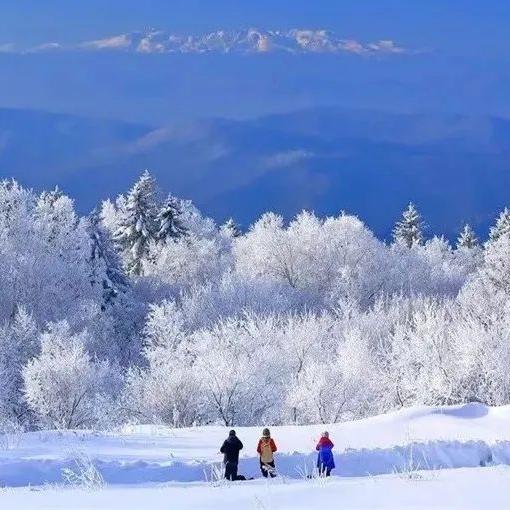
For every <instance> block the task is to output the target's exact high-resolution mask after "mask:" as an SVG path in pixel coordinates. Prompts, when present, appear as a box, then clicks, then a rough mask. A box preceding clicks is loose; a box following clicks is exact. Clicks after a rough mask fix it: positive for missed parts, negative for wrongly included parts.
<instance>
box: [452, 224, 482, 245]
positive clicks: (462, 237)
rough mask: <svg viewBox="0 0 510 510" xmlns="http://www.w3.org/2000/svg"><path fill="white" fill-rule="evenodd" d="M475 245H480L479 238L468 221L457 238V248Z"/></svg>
mask: <svg viewBox="0 0 510 510" xmlns="http://www.w3.org/2000/svg"><path fill="white" fill-rule="evenodd" d="M475 246H478V239H477V237H476V234H475V232H474V231H473V229H472V228H471V226H470V225H468V224H467V223H466V224H465V225H464V228H463V229H462V232H461V233H460V234H459V237H458V238H457V249H459V248H474V247H475Z"/></svg>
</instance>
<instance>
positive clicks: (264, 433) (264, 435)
mask: <svg viewBox="0 0 510 510" xmlns="http://www.w3.org/2000/svg"><path fill="white" fill-rule="evenodd" d="M262 437H271V432H269V429H268V428H265V429H264V430H263V431H262Z"/></svg>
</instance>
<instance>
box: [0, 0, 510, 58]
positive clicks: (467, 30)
mask: <svg viewBox="0 0 510 510" xmlns="http://www.w3.org/2000/svg"><path fill="white" fill-rule="evenodd" d="M509 20H510V2H508V1H504V0H491V1H489V2H484V1H483V0H414V1H413V0H315V1H311V0H257V1H256V2H255V1H253V2H251V1H246V0H216V1H212V0H207V1H206V0H145V1H141V0H113V1H112V0H86V1H74V0H73V1H69V0H2V2H1V4H0V37H1V38H2V40H3V42H11V41H12V42H19V43H32V42H33V43H39V42H43V41H50V40H59V41H63V42H65V41H76V40H77V39H88V38H94V37H97V36H104V35H109V34H113V33H117V32H125V31H131V30H135V29H140V28H144V27H157V28H162V29H168V30H175V31H185V32H188V31H192V32H194V31H198V32H200V31H207V30H214V29H217V28H227V29H228V28H238V27H247V26H251V25H255V26H261V27H265V28H290V27H295V26H306V27H324V28H328V29H331V30H335V31H337V32H339V33H340V34H341V35H342V36H345V37H352V38H356V39H379V38H391V39H395V40H398V41H400V42H402V43H404V44H406V45H408V46H419V47H426V48H433V49H440V50H441V51H442V52H444V53H445V54H451V55H459V56H461V55H463V56H492V57H503V56H505V55H506V54H508V49H509V42H508V37H507V30H508V29H507V27H508V22H509ZM0 42H2V41H0Z"/></svg>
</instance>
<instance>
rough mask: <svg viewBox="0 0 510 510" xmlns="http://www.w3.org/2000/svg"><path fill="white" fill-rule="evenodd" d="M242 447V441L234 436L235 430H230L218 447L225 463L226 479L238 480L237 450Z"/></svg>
mask: <svg viewBox="0 0 510 510" xmlns="http://www.w3.org/2000/svg"><path fill="white" fill-rule="evenodd" d="M242 449H243V443H241V441H240V439H239V438H238V437H237V436H236V431H235V430H231V431H230V432H229V434H228V437H227V439H225V441H224V442H223V445H222V446H221V448H220V453H223V462H224V463H225V478H226V479H227V480H231V481H234V480H238V479H239V478H238V475H237V466H238V464H239V452H240V451H241V450H242Z"/></svg>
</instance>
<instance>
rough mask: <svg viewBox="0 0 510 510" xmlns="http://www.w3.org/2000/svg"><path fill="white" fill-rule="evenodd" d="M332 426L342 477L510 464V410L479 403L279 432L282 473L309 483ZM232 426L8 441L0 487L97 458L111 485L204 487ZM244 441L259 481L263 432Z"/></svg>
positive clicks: (249, 431)
mask: <svg viewBox="0 0 510 510" xmlns="http://www.w3.org/2000/svg"><path fill="white" fill-rule="evenodd" d="M324 428H327V429H328V430H329V431H330V434H331V438H332V439H333V441H334V443H335V445H336V446H335V452H336V459H337V466H338V469H337V470H336V471H335V474H337V475H342V476H356V477H360V476H366V475H378V474H386V473H393V472H395V471H405V470H406V469H407V468H408V466H409V464H410V463H411V464H412V465H413V468H415V469H416V468H419V469H428V470H430V469H438V468H460V467H478V466H485V465H500V464H503V465H507V464H510V406H506V407H500V408H489V407H486V406H483V405H479V404H469V405H465V406H454V407H435V408H434V407H420V408H416V407H415V408H412V409H406V410H403V411H399V412H396V413H392V414H388V415H384V416H378V417H374V418H369V419H366V420H361V421H356V422H348V423H342V424H335V425H328V426H324V425H313V426H302V427H293V426H284V427H273V428H272V433H273V437H274V438H275V440H276V442H277V444H278V447H279V452H278V455H277V466H278V469H279V472H280V474H282V475H285V476H286V477H288V478H295V479H299V478H303V475H304V474H306V473H310V472H311V471H312V469H313V466H314V463H315V453H314V445H315V441H316V440H317V438H318V437H319V434H320V431H321V430H323V429H324ZM227 432H228V429H226V428H225V427H197V428H190V429H169V428H166V427H162V426H148V425H147V426H132V427H125V428H124V429H123V430H121V431H119V432H117V433H93V432H55V431H51V432H35V433H27V434H23V435H21V436H19V437H10V438H4V441H3V443H4V446H5V448H4V449H3V450H1V451H0V482H1V485H3V486H10V487H21V486H27V485H32V486H33V485H43V484H46V483H61V482H62V469H64V468H71V469H72V468H73V467H74V465H75V460H76V458H79V457H84V456H85V457H87V458H89V459H90V460H91V461H92V462H93V463H94V465H95V466H96V468H97V469H98V470H99V472H100V473H101V474H102V476H103V477H104V479H105V481H106V482H107V483H108V484H143V483H149V482H171V481H179V482H200V481H204V480H206V479H208V478H209V477H210V476H211V472H212V468H213V467H215V466H219V465H220V462H221V455H219V453H218V449H219V446H220V445H221V443H222V441H223V439H224V438H225V437H226V435H227ZM237 432H238V435H239V437H240V438H241V440H242V441H243V442H244V444H245V448H244V450H243V451H242V452H241V453H242V455H241V461H240V472H241V473H244V474H246V475H250V476H257V475H258V464H257V457H256V452H255V447H256V444H257V440H258V437H259V434H260V428H259V427H256V428H253V427H251V428H241V427H239V428H237Z"/></svg>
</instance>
